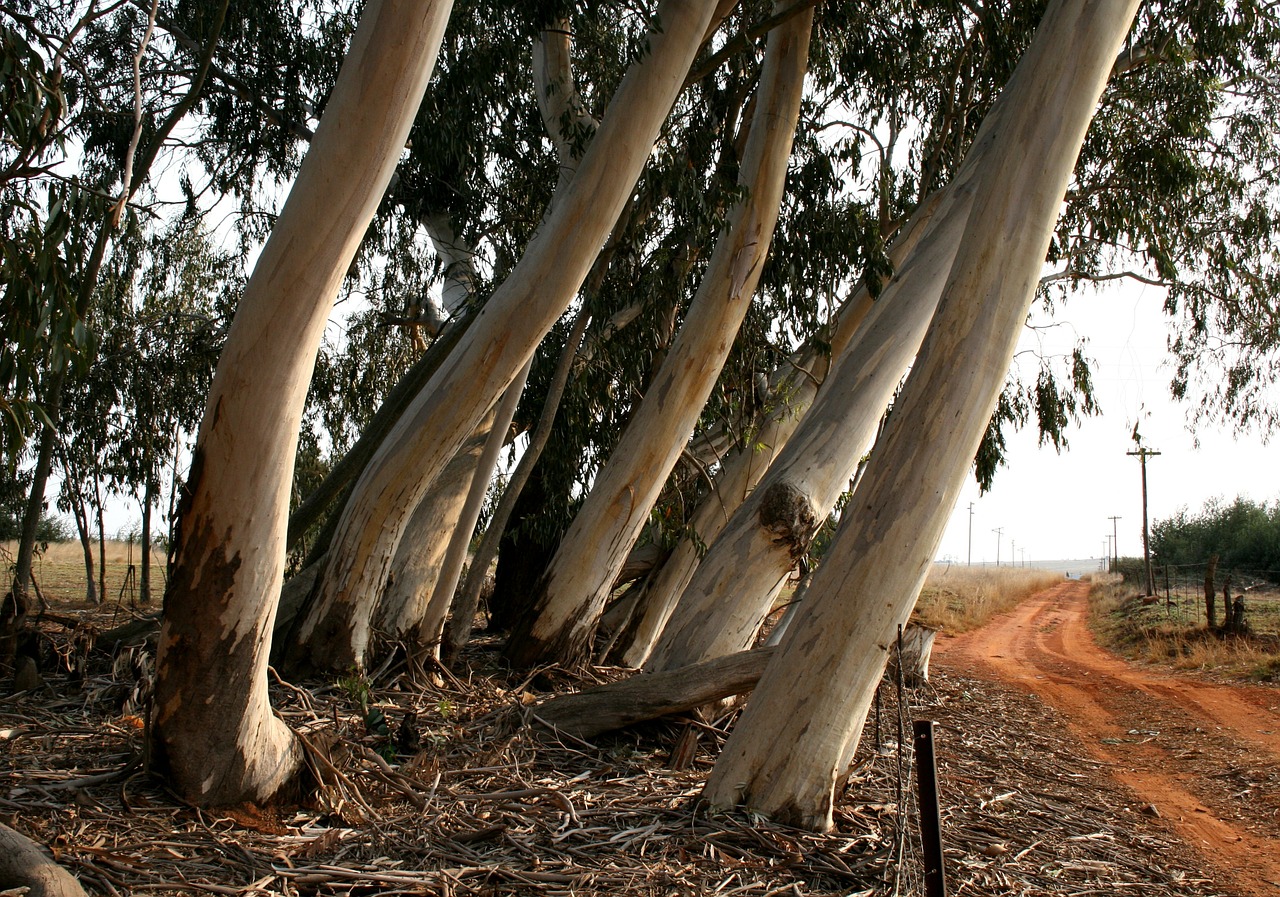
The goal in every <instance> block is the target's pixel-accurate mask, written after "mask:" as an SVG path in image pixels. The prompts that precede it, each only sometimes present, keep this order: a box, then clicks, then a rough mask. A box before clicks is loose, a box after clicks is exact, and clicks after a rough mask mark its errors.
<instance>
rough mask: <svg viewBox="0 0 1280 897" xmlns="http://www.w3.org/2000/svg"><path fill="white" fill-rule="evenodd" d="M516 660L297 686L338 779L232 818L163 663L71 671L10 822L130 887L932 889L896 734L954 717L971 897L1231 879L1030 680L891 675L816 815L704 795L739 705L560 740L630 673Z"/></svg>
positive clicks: (962, 861)
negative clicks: (163, 685) (179, 723)
mask: <svg viewBox="0 0 1280 897" xmlns="http://www.w3.org/2000/svg"><path fill="white" fill-rule="evenodd" d="M50 639H51V640H52V641H53V642H54V643H57V642H58V641H59V640H63V639H64V637H63V636H62V635H60V634H59V633H51V634H50ZM67 643H68V644H69V640H68V641H67ZM496 656H497V650H496V645H493V644H487V645H486V644H484V643H481V644H480V645H479V646H478V648H476V649H474V650H472V651H470V652H469V653H468V654H467V655H466V656H465V657H464V666H463V669H464V670H466V672H463V673H460V674H459V676H460V677H461V678H455V677H454V676H450V675H448V674H443V675H442V674H440V673H436V674H432V675H430V676H427V677H425V681H422V682H421V683H420V684H413V683H411V682H410V681H409V677H408V676H407V675H406V674H405V673H404V671H403V670H394V669H393V670H391V671H384V672H382V673H381V674H379V675H375V677H374V679H373V681H372V683H369V682H368V680H365V679H363V678H362V677H357V676H351V677H346V678H340V679H338V680H336V681H331V682H326V683H305V684H302V683H285V682H283V681H280V680H279V679H278V678H277V679H275V680H274V682H273V688H272V692H273V699H274V701H275V706H276V707H277V708H278V712H279V713H280V715H281V716H282V717H283V718H284V719H285V720H286V721H288V723H289V724H290V725H291V726H292V727H293V728H294V729H295V731H297V732H299V733H300V734H301V735H302V736H303V737H304V738H305V739H306V742H307V744H308V745H309V750H308V754H309V757H310V760H309V767H310V769H311V772H312V774H313V775H314V776H315V777H316V779H318V780H319V781H320V783H321V784H320V787H319V788H318V789H316V796H315V797H314V799H309V800H307V801H306V802H305V803H294V804H287V805H281V806H280V807H276V808H266V809H256V808H252V807H245V808H240V809H238V810H236V811H224V812H208V811H199V810H196V809H193V808H191V807H189V806H186V805H185V804H183V803H182V802H181V801H180V800H178V799H177V798H176V797H175V796H174V795H172V794H170V793H168V792H167V791H166V790H165V789H164V788H163V787H162V786H161V785H160V784H159V783H158V782H157V781H156V780H155V779H153V778H152V777H151V776H149V775H148V773H147V772H146V770H145V760H144V758H143V756H142V746H143V744H144V741H145V738H144V735H145V702H146V696H147V692H148V688H149V680H148V677H149V672H148V671H149V665H148V663H147V658H146V657H145V656H143V655H140V654H138V653H136V652H135V653H133V654H130V655H127V656H123V657H119V658H117V659H116V660H115V662H113V663H111V664H110V665H109V666H108V665H105V664H100V663H99V664H93V665H91V666H90V674H89V675H87V676H85V677H84V678H83V679H82V680H81V681H79V682H74V681H73V680H72V679H71V678H69V677H68V676H66V675H49V674H47V675H46V678H47V680H48V682H49V685H48V686H47V687H46V688H44V689H42V690H41V691H39V692H37V693H25V694H19V695H15V696H10V697H0V756H2V757H3V760H0V822H4V823H6V824H8V825H10V826H12V827H14V828H15V829H17V830H18V831H20V832H22V833H23V834H25V835H27V836H28V837H31V838H32V839H34V840H36V841H37V842H39V843H41V844H43V845H46V846H47V847H48V848H49V849H50V850H52V851H53V853H54V854H55V856H56V857H57V858H58V860H59V861H60V862H61V863H62V864H63V865H65V866H66V867H67V868H69V869H70V870H71V871H72V872H74V873H75V874H76V875H77V876H78V877H79V878H80V879H81V881H82V882H83V883H84V885H85V886H86V889H88V890H89V892H90V893H95V894H107V895H117V894H120V895H123V894H191V893H209V894H236V895H277V894H279V895H311V894H314V895H366V894H370V895H371V894H442V895H503V894H544V895H548V897H554V895H569V894H574V895H595V894H600V895H604V894H608V895H611V897H620V895H636V897H641V895H645V897H647V895H654V897H658V895H661V897H683V895H695V894H696V895H702V894H717V895H725V897H729V895H738V894H741V895H752V897H780V895H818V894H824V895H825V894H830V895H864V894H865V895H871V894H891V893H904V894H905V893H913V892H918V888H919V886H920V873H919V848H918V846H917V841H916V838H917V835H916V834H915V829H914V809H913V808H914V782H913V779H912V773H911V762H910V759H911V758H910V757H908V756H906V752H905V751H904V752H899V751H898V750H897V744H898V733H899V731H904V732H906V733H909V732H910V719H909V718H908V716H909V715H914V716H915V717H917V718H920V717H927V718H934V719H936V720H938V721H939V723H940V728H939V739H938V742H939V747H938V749H939V764H940V776H941V788H942V800H943V803H944V808H943V834H944V838H945V839H946V846H947V862H948V864H949V866H948V869H949V879H950V882H951V893H952V894H953V895H956V894H978V895H981V894H992V895H994V894H1018V895H1039V894H1063V893H1069V894H1089V893H1099V894H1101V893H1125V892H1128V891H1133V892H1135V893H1137V892H1140V893H1142V894H1151V895H1171V897H1172V895H1178V897H1182V895H1186V897H1207V895H1211V894H1214V893H1216V892H1215V891H1214V890H1213V888H1212V886H1211V885H1210V883H1209V882H1207V881H1205V880H1204V879H1203V878H1201V877H1199V876H1198V875H1197V874H1196V873H1195V872H1194V871H1193V870H1194V869H1195V868H1196V867H1195V861H1194V859H1192V858H1191V857H1190V855H1189V853H1188V851H1187V850H1186V849H1185V848H1183V847H1181V846H1180V845H1178V844H1176V843H1175V842H1174V841H1172V840H1171V838H1170V837H1169V836H1167V835H1166V834H1165V833H1164V832H1163V831H1162V830H1161V829H1160V827H1159V824H1158V820H1154V819H1151V818H1150V817H1146V816H1144V815H1143V813H1142V812H1141V809H1140V808H1135V807H1131V806H1128V805H1127V804H1126V803H1125V801H1126V797H1125V795H1123V794H1121V793H1118V792H1116V791H1113V790H1099V786H1098V785H1097V784H1096V783H1095V782H1096V780H1097V779H1099V778H1101V776H1100V774H1099V775H1095V774H1094V765H1093V764H1092V763H1091V761H1089V760H1087V759H1084V758H1083V757H1082V756H1080V755H1079V754H1078V753H1076V752H1074V751H1073V750H1072V748H1071V747H1070V745H1069V743H1067V742H1066V741H1064V739H1065V738H1066V736H1065V735H1064V734H1063V731H1062V730H1061V728H1060V727H1056V724H1055V723H1054V721H1053V720H1052V719H1051V714H1050V712H1049V711H1048V710H1047V709H1046V708H1044V707H1043V705H1039V704H1038V702H1036V701H1035V699H1033V698H1026V697H1024V696H1022V695H1020V694H1018V693H1015V692H1009V691H1004V690H1002V689H999V688H996V687H993V686H991V685H989V684H985V683H980V682H976V681H972V680H964V679H958V678H940V677H935V682H934V684H933V685H931V686H928V687H926V688H925V689H923V690H921V691H916V692H908V693H907V694H908V695H909V696H910V700H909V703H912V704H914V705H916V706H915V708H914V710H913V709H912V708H910V707H908V708H906V711H905V712H904V713H903V714H902V715H901V716H900V715H899V713H898V710H897V705H896V702H895V701H894V700H893V699H894V696H895V694H896V692H897V690H896V689H895V688H893V687H892V684H891V683H890V687H888V688H886V689H885V690H884V691H885V694H886V697H885V700H884V702H883V704H882V708H881V711H880V713H879V714H878V715H877V714H876V713H874V712H873V715H872V718H871V719H870V720H869V722H868V726H867V731H866V736H865V738H864V744H863V749H862V751H861V752H860V755H859V759H858V761H857V763H856V765H855V767H854V772H853V774H852V775H851V777H850V781H849V784H848V787H847V788H846V789H845V790H844V791H843V792H842V794H841V796H840V799H839V801H838V803H837V808H836V814H835V815H836V828H835V830H834V831H832V832H831V833H828V834H815V833H812V832H805V831H799V830H796V829H790V828H786V827H782V826H777V825H773V824H770V823H768V822H767V821H765V820H762V819H759V818H754V817H752V816H751V815H750V814H746V813H713V812H710V811H709V810H708V808H706V807H705V806H703V805H701V803H700V802H699V799H698V796H699V792H700V790H701V787H702V782H703V780H704V779H705V776H706V774H707V772H708V770H709V769H710V767H711V764H712V762H713V761H714V755H715V752H716V751H718V749H719V747H720V745H722V744H723V741H724V739H725V737H726V734H727V726H728V725H729V723H730V722H731V715H730V717H728V718H726V719H725V720H720V721H717V722H716V723H714V724H706V723H702V722H700V721H697V720H694V719H685V720H676V721H665V722H661V723H654V724H650V725H647V726H643V727H638V728H636V729H633V730H631V731H628V732H623V733H616V734H613V735H609V736H600V737H598V738H596V739H595V740H594V741H593V742H591V743H587V742H583V741H577V740H575V739H571V738H569V737H557V736H556V735H555V734H554V733H550V732H548V731H547V730H545V729H544V728H543V727H541V726H540V725H538V723H537V718H536V710H537V708H536V702H537V700H538V699H539V698H540V697H542V696H543V695H544V694H546V693H549V692H550V691H551V690H554V689H562V688H565V687H569V686H571V685H580V686H586V685H591V684H595V683H596V681H602V680H603V678H611V677H615V676H617V675H621V674H622V671H617V670H598V671H596V674H595V678H593V680H592V681H589V682H584V681H582V680H581V679H580V678H571V677H569V676H567V675H565V674H562V673H560V672H558V671H555V670H546V671H542V672H540V673H539V674H537V675H535V676H533V677H530V678H520V677H513V676H510V675H508V674H505V673H503V672H502V671H501V670H500V669H499V668H498V667H497V666H496V660H495V658H496ZM362 700H363V701H365V702H367V704H366V706H367V707H368V709H367V710H366V709H362ZM372 711H376V712H372ZM877 720H878V722H877ZM900 727H901V728H900ZM905 741H906V742H907V743H908V747H907V750H909V742H910V738H909V735H908V736H907V737H906V738H905ZM397 743H398V745H399V749H397ZM673 767H679V768H673Z"/></svg>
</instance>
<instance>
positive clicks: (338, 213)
mask: <svg viewBox="0 0 1280 897" xmlns="http://www.w3.org/2000/svg"><path fill="white" fill-rule="evenodd" d="M451 5H452V4H451V3H450V2H447V0H435V2H432V0H372V2H370V3H369V4H368V5H367V6H366V7H365V8H364V12H363V13H362V14H361V17H360V24H359V26H358V27H357V29H356V33H355V36H354V37H353V38H352V43H351V48H350V50H349V52H348V54H347V58H346V60H345V62H344V63H343V66H342V69H341V71H340V73H339V75H338V80H337V83H336V85H335V87H334V90H333V93H332V95H331V97H330V99H329V103H328V106H327V108H326V110H325V114H324V117H323V119H322V121H321V123H320V125H319V128H318V129H317V132H316V136H315V139H314V140H313V141H312V145H311V148H310V151H309V152H308V153H307V156H306V158H305V159H304V160H303V164H302V167H301V169H300V170H299V172H298V177H297V180H296V182H295V183H294V186H293V189H292V190H291V191H290V193H289V198H288V200H287V201H286V202H285V205H284V208H283V209H282V210H281V212H280V217H279V219H278V220H277V222H276V226H275V228H274V229H273V231H272V234H271V237H270V239H268V241H267V243H266V245H265V246H264V247H263V250H262V254H261V256H260V257H259V259H258V263H257V265H256V267H255V269H254V272H253V275H252V277H251V278H250V280H249V283H248V284H247V286H246V287H245V293H244V296H243V298H242V299H241V301H240V306H239V308H238V310H237V312H236V316H235V320H234V322H233V324H232V327H231V331H230V333H229V335H228V338H227V343H226V346H225V348H224V349H223V352H222V356H221V357H220V358H219V361H218V368H217V372H216V374H215V376H214V382H213V386H212V389H211V391H210V395H209V400H208V404H207V406H206V410H205V416H204V421H203V423H202V424H201V427H200V435H199V439H198V441H197V444H196V448H195V452H194V455H193V458H192V464H191V472H190V475H189V477H188V481H187V484H186V488H185V490H184V495H183V498H182V502H181V510H180V514H179V517H180V522H179V525H178V527H177V530H176V537H175V545H174V567H173V574H172V576H171V578H170V580H169V584H168V588H167V589H166V591H165V607H164V623H163V628H162V630H161V634H160V642H159V646H158V649H157V658H156V666H157V673H156V691H155V710H154V725H153V730H152V736H153V738H152V748H153V751H152V753H153V757H154V758H155V762H156V764H157V767H158V768H159V769H161V770H163V771H164V772H165V773H166V774H167V776H168V778H169V781H170V784H171V785H172V786H173V787H174V789H175V790H176V791H177V792H178V793H179V794H181V795H182V796H183V797H184V798H185V799H187V800H189V801H191V802H192V803H195V804H198V805H205V806H207V805H225V804H233V803H239V802H242V801H246V800H250V801H265V800H268V799H270V798H271V797H272V796H273V795H275V794H276V793H277V792H278V791H279V790H280V789H281V788H282V787H284V786H285V785H286V784H287V783H288V782H289V781H290V780H291V779H292V778H293V777H294V775H295V773H296V772H297V770H298V768H299V765H300V763H301V761H302V751H301V748H300V746H299V744H298V742H297V739H296V738H295V737H294V735H293V733H292V732H291V731H290V730H289V728H288V726H286V725H285V723H284V722H283V721H281V720H280V718H279V717H277V716H275V715H274V714H273V713H272V711H271V707H270V704H269V701H268V697H267V659H268V651H269V648H270V635H271V630H272V624H273V621H274V619H275V612H276V601H277V598H278V597H279V594H280V586H281V581H282V578H283V570H284V562H285V534H286V527H287V523H288V507H289V505H288V502H289V489H290V486H291V482H292V477H293V462H294V455H295V451H296V445H297V434H298V428H299V424H300V421H301V418H302V411H303V405H304V403H305V400H306V395H307V387H308V384H309V383H310V380H311V374H312V370H313V367H314V364H315V356H316V351H317V350H318V348H319V345H320V340H321V337H322V335H323V332H324V327H325V324H326V323H327V321H328V317H329V311H330V308H331V306H332V304H333V301H334V299H335V297H336V296H337V294H338V289H339V286H340V285H341V282H342V278H343V277H345V276H346V273H347V271H348V269H349V267H350V265H351V261H352V259H353V258H354V257H355V253H356V250H357V248H358V247H359V245H360V241H361V240H362V238H363V237H364V235H365V232H366V231H367V229H368V226H369V223H370V221H371V220H372V218H373V214H374V212H375V211H376V209H377V207H378V204H379V202H380V201H381V200H382V197H383V194H384V192H385V190H386V187H387V185H388V183H389V182H390V179H391V175H392V172H393V171H394V170H395V167H396V164H397V162H398V161H399V159H400V156H401V153H402V152H403V148H404V145H405V141H406V139H407V138H408V134H409V129H410V126H411V125H412V124H413V120H414V117H415V115H416V113H417V109H418V105H419V103H420V102H421V99H422V95H423V92H424V91H425V89H426V85H427V80H428V79H429V77H430V75H431V71H432V68H433V67H434V64H435V58H436V52H437V50H438V48H439V45H440V41H441V38H442V36H443V33H444V27H445V24H446V21H447V19H448V15H449V11H450V8H451Z"/></svg>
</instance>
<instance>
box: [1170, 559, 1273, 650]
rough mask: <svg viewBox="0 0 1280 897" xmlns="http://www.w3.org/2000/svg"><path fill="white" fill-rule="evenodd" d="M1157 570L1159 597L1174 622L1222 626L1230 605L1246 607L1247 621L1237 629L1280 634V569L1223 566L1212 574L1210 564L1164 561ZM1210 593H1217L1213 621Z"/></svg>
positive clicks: (1245, 617) (1245, 615)
mask: <svg viewBox="0 0 1280 897" xmlns="http://www.w3.org/2000/svg"><path fill="white" fill-rule="evenodd" d="M1153 572H1154V574H1155V586H1156V589H1155V591H1156V597H1158V598H1161V599H1163V601H1164V607H1165V613H1166V615H1167V616H1168V618H1169V620H1170V621H1171V622H1178V623H1184V624H1186V625H1188V626H1206V625H1209V624H1210V623H1212V624H1213V625H1215V626H1221V625H1223V624H1224V622H1225V621H1227V620H1228V609H1229V608H1230V609H1233V610H1234V608H1236V607H1242V608H1243V611H1244V616H1243V620H1244V623H1243V624H1240V625H1237V627H1236V628H1237V629H1239V630H1240V631H1246V630H1247V631H1249V632H1252V633H1255V634H1258V635H1280V584H1278V583H1280V571H1277V570H1239V569H1234V568H1230V567H1221V566H1219V567H1216V569H1214V570H1213V572H1212V576H1211V577H1210V568H1209V565H1208V564H1163V565H1158V566H1156V567H1155V568H1154V571H1153ZM1206 592H1209V593H1211V594H1212V595H1213V599H1212V606H1213V611H1214V613H1213V620H1212V621H1211V620H1210V619H1209V606H1210V604H1209V602H1208V601H1207V600H1206Z"/></svg>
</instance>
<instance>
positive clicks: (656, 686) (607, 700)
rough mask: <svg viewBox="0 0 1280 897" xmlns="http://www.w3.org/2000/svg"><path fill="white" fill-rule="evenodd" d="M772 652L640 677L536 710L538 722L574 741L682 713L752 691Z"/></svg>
mask: <svg viewBox="0 0 1280 897" xmlns="http://www.w3.org/2000/svg"><path fill="white" fill-rule="evenodd" d="M775 650H776V649H774V648H771V647H769V648H754V649H752V650H750V651H740V652H738V653H737V654H730V655H728V656H727V657H717V658H715V659H714V660H704V661H702V662H701V663H695V664H692V665H690V666H687V667H681V668H680V669H677V670H666V671H663V672H660V673H640V674H638V675H636V676H632V677H631V678H630V679H622V680H619V681H617V682H610V683H609V684H608V685H599V686H596V687H595V688H589V689H587V690H586V691H580V692H578V693H576V694H569V695H560V696H558V697H554V698H552V699H551V700H549V701H546V702H545V703H543V704H539V705H538V707H537V708H536V713H537V719H538V720H539V721H540V722H543V723H545V724H547V725H549V726H553V727H554V728H556V729H558V730H559V731H561V732H566V733H568V734H570V735H573V736H575V737H577V738H591V737H592V736H594V735H599V734H600V733H601V732H609V731H612V730H613V729H621V728H624V727H625V726H630V725H634V724H635V723H640V722H644V721H646V720H651V719H657V718H658V717H661V716H666V715H668V714H671V713H681V712H684V711H686V710H692V709H693V708H694V707H701V706H702V705H703V704H710V703H711V702H712V701H718V700H720V699H721V698H727V697H730V696H732V695H740V694H742V693H743V692H746V691H750V690H751V689H752V688H754V687H755V684H756V682H758V681H759V680H760V676H761V675H762V674H763V673H764V668H765V667H766V666H767V665H768V663H769V659H770V658H771V657H773V654H774V651H775Z"/></svg>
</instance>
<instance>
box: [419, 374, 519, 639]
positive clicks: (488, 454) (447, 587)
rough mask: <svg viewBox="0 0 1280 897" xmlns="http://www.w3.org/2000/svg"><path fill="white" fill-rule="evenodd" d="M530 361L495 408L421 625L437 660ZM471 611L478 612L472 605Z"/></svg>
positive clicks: (421, 631)
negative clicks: (445, 626)
mask: <svg viewBox="0 0 1280 897" xmlns="http://www.w3.org/2000/svg"><path fill="white" fill-rule="evenodd" d="M529 367H530V365H528V364H526V365H525V366H524V370H522V371H521V372H520V373H519V374H518V375H517V376H516V379H515V380H514V381H512V383H511V385H510V386H508V387H507V392H506V394H505V395H504V396H503V397H502V401H500V402H499V403H498V406H497V408H495V409H494V414H493V422H492V424H491V426H490V428H489V438H488V439H487V440H486V441H485V444H484V449H483V451H482V452H481V454H480V457H479V459H478V461H477V463H476V468H475V475H474V476H473V477H472V479H471V491H470V492H469V493H468V494H467V500H466V502H465V503H464V505H463V507H462V513H461V514H459V515H458V521H457V523H456V525H455V526H454V528H453V534H452V536H451V537H450V539H449V541H448V546H449V547H448V550H447V551H446V552H445V555H444V560H443V562H442V563H441V565H440V570H439V572H438V573H437V575H436V582H435V587H434V588H433V589H432V592H431V598H430V600H429V601H428V602H427V613H426V616H425V618H424V619H423V620H422V624H421V625H420V626H419V627H418V642H419V644H424V645H430V646H431V650H432V652H433V653H434V656H435V658H436V659H437V660H439V659H440V637H441V635H442V634H443V633H444V623H445V620H446V619H447V617H448V616H449V611H450V610H451V609H452V608H453V607H454V595H455V594H456V592H457V591H458V580H459V579H460V578H461V576H462V568H463V567H464V566H465V565H466V560H467V552H468V550H469V549H470V548H471V539H472V536H473V535H474V534H475V530H476V523H477V522H478V521H479V520H480V510H481V508H482V507H483V506H484V500H485V498H486V497H487V496H488V494H489V483H490V482H491V481H492V480H493V472H494V470H495V469H496V468H497V466H498V455H499V453H500V452H501V451H502V447H503V446H504V445H506V442H507V434H508V432H509V431H510V430H511V420H512V418H514V417H515V414H516V406H517V405H518V404H519V403H520V393H521V392H523V390H524V384H525V381H526V380H527V379H528V377H529ZM470 612H471V613H474V612H475V608H474V606H472V607H471V608H470Z"/></svg>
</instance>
